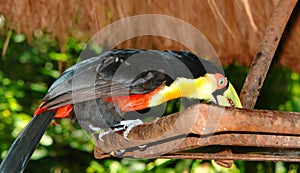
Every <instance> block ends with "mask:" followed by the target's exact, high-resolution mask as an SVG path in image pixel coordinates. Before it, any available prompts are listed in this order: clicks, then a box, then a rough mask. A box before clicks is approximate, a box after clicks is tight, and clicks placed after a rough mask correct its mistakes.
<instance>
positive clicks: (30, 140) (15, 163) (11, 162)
mask: <svg viewBox="0 0 300 173" xmlns="http://www.w3.org/2000/svg"><path fill="white" fill-rule="evenodd" d="M54 115H55V112H52V111H46V112H43V113H41V114H39V115H37V116H34V117H33V118H32V119H31V121H30V122H29V123H28V124H27V126H26V127H25V128H24V129H23V131H22V132H21V133H20V134H19V136H18V137H17V139H16V140H15V141H14V143H13V144H12V145H11V147H10V149H9V151H8V153H7V154H6V157H5V158H4V160H3V161H2V162H1V165H0V173H5V172H14V173H15V172H23V171H24V169H25V167H26V165H27V163H28V160H29V159H30V157H31V155H32V153H33V151H34V150H35V148H36V147H37V145H38V143H39V141H40V139H41V137H42V136H43V134H44V133H45V131H46V130H47V128H48V126H49V125H50V123H51V120H52V119H53V118H54Z"/></svg>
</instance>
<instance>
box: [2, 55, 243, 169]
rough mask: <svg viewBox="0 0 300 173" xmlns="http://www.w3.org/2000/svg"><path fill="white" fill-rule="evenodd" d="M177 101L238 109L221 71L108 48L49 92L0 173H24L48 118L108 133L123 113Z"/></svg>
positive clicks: (198, 62)
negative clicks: (76, 122)
mask: <svg viewBox="0 0 300 173" xmlns="http://www.w3.org/2000/svg"><path fill="white" fill-rule="evenodd" d="M177 98H188V99H198V100H204V101H206V102H211V103H212V104H216V105H220V106H229V107H236V108H240V107H242V105H241V102H240V100H239V98H238V95H237V93H236V91H235V89H234V87H233V86H232V85H231V84H230V82H229V81H228V80H227V78H226V77H225V76H224V74H223V73H222V70H221V69H220V68H219V67H217V66H216V65H214V64H213V63H211V62H210V61H208V60H205V59H203V58H200V57H197V56H196V55H194V54H193V53H191V52H189V51H186V50H184V51H171V50H166V51H158V50H140V49H113V50H109V51H105V52H103V53H101V54H100V55H98V56H94V57H92V58H88V59H86V60H83V61H81V62H79V63H77V64H75V65H73V66H71V67H70V68H68V69H67V70H65V71H64V72H63V73H62V74H61V76H60V77H59V78H58V79H57V80H56V81H55V82H54V83H53V84H52V86H51V87H50V88H49V90H48V93H47V94H46V96H45V97H44V99H43V101H42V103H41V104H40V105H39V107H38V108H37V109H36V111H35V113H34V115H35V116H34V117H33V118H32V120H31V121H30V122H29V124H28V125H27V126H26V127H25V128H24V130H23V131H22V132H21V133H20V135H19V136H18V138H17V139H16V141H15V142H14V143H13V145H12V146H11V148H10V150H9V151H8V153H7V155H6V157H5V158H4V160H3V161H2V163H1V166H0V172H6V171H8V170H9V172H21V171H23V170H24V168H25V166H26V164H27V162H28V160H29V158H30V156H31V154H32V153H33V151H34V149H35V147H36V146H37V144H38V142H39V140H40V138H41V136H42V135H43V133H44V132H45V131H46V129H47V127H48V126H49V124H50V122H51V120H52V119H53V118H66V117H75V118H76V119H77V120H78V122H79V124H80V125H81V126H82V127H83V128H84V129H86V130H87V131H90V132H94V131H99V130H102V131H108V130H111V128H113V127H115V126H118V125H120V124H123V123H122V122H124V121H125V122H126V120H124V117H123V116H122V115H123V113H126V112H132V111H140V110H144V109H147V108H151V107H155V106H159V105H161V104H163V103H165V102H167V101H169V100H173V99H177ZM130 122H131V121H130ZM125 124H126V123H125ZM125 137H126V136H125Z"/></svg>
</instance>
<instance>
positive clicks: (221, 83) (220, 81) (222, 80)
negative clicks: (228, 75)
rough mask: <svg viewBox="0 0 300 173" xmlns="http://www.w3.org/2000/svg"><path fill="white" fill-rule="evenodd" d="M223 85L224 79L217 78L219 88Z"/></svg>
mask: <svg viewBox="0 0 300 173" xmlns="http://www.w3.org/2000/svg"><path fill="white" fill-rule="evenodd" d="M224 83H225V79H224V78H219V86H220V87H221V86H223V85H224Z"/></svg>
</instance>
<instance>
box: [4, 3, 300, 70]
mask: <svg viewBox="0 0 300 173" xmlns="http://www.w3.org/2000/svg"><path fill="white" fill-rule="evenodd" d="M1 4H2V5H1V6H0V13H1V14H2V15H3V16H4V18H5V20H6V27H7V28H8V29H11V30H15V31H17V32H19V33H24V34H25V35H26V36H27V37H28V38H29V40H30V38H31V37H32V36H33V35H34V34H35V33H36V31H39V30H43V31H44V32H48V33H50V34H51V35H52V36H53V37H54V38H57V39H58V40H59V41H60V43H61V46H62V50H64V45H65V42H66V40H67V39H68V38H69V37H75V38H76V39H79V40H83V41H87V40H88V38H90V37H92V36H93V35H94V34H96V33H97V31H99V30H101V29H102V28H103V27H105V26H107V25H109V24H110V23H112V22H114V21H117V20H119V19H122V18H124V17H128V16H132V15H138V14H149V13H151V14H165V15H170V16H173V17H176V18H179V19H182V20H184V21H186V22H188V23H190V24H192V25H193V26H195V27H196V28H197V29H199V30H200V31H201V32H202V33H203V34H204V35H205V36H206V37H207V38H208V40H209V41H210V42H211V43H212V45H213V46H214V48H215V49H216V51H217V53H218V54H219V56H220V58H221V60H222V62H223V64H228V63H231V62H232V61H234V60H235V61H236V62H239V63H241V64H244V65H247V66H249V65H250V63H251V62H252V59H253V57H254V56H255V53H256V51H257V47H258V44H259V41H260V40H261V39H262V37H263V34H264V31H265V29H266V26H267V24H268V21H269V19H270V16H271V14H272V12H273V10H274V8H275V6H276V4H277V0H264V1H261V0H251V1H250V0H221V1H217V0H189V1H184V0H172V1H171V0H165V1H159V0H144V1H140V0H123V1H118V0H110V1H105V0H88V1H76V0H66V1H45V0H39V1H36V0H22V1H21V0H10V1H4V0H2V2H1ZM299 20H300V18H299V15H298V10H297V8H296V11H295V12H294V15H293V18H292V22H290V23H289V26H288V29H287V30H286V33H285V35H284V37H283V39H282V44H281V49H280V50H281V51H280V52H279V54H278V55H279V63H280V64H282V65H284V66H289V67H291V68H293V69H294V70H295V71H297V72H300V65H298V64H297V63H295V62H297V61H298V56H297V55H298V54H299V53H300V49H298V47H299V46H298V45H300V40H299V38H300V37H299V36H300V26H299V24H300V21H299ZM165 29H170V28H165ZM119 47H137V48H148V49H185V47H184V46H182V45H181V44H179V43H177V42H175V41H172V40H168V39H165V38H162V37H150V36H146V37H137V38H134V39H130V40H127V41H125V42H123V43H122V44H121V45H119Z"/></svg>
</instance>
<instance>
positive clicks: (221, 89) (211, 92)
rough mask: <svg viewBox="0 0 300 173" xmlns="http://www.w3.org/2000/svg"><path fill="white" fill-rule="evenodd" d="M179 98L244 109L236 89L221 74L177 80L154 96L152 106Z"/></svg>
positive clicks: (151, 101)
mask: <svg viewBox="0 0 300 173" xmlns="http://www.w3.org/2000/svg"><path fill="white" fill-rule="evenodd" d="M179 97H187V98H193V99H200V100H207V101H211V102H213V103H215V104H217V105H220V106H227V107H236V108H241V107H242V104H241V102H240V99H239V97H238V95H237V93H236V91H235V89H234V88H233V86H232V85H231V83H230V82H229V81H228V80H227V78H226V77H225V76H224V75H223V74H221V73H215V74H210V73H207V74H205V75H204V76H200V77H199V78H197V79H187V78H177V79H176V80H175V81H174V82H173V83H172V84H171V85H170V86H163V87H162V88H161V90H160V91H158V92H157V93H156V94H154V95H153V96H152V98H151V100H150V106H156V105H159V104H161V103H163V102H166V101H168V100H172V99H175V98H179Z"/></svg>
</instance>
